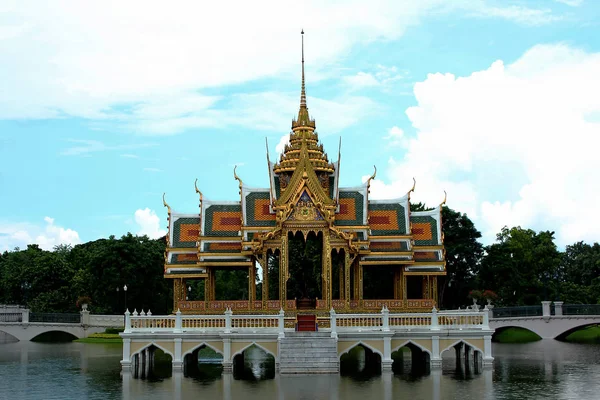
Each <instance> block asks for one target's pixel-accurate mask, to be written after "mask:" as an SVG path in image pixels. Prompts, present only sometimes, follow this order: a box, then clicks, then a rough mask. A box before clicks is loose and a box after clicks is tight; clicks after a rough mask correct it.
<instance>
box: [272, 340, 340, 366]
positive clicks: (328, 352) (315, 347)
mask: <svg viewBox="0 0 600 400" xmlns="http://www.w3.org/2000/svg"><path fill="white" fill-rule="evenodd" d="M339 365H340V364H339V358H338V355H337V340H336V339H334V338H331V336H330V333H329V332H293V333H290V334H288V333H286V336H285V338H282V339H281V341H280V342H279V372H280V373H281V374H336V373H338V372H339V369H340V367H339Z"/></svg>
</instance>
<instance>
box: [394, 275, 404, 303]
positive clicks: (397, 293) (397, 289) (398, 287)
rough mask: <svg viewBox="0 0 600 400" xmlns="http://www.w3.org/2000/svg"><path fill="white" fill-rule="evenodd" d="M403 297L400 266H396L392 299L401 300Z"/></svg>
mask: <svg viewBox="0 0 600 400" xmlns="http://www.w3.org/2000/svg"><path fill="white" fill-rule="evenodd" d="M403 298H404V285H403V274H402V267H396V270H395V271H394V299H395V300H401V299H403Z"/></svg>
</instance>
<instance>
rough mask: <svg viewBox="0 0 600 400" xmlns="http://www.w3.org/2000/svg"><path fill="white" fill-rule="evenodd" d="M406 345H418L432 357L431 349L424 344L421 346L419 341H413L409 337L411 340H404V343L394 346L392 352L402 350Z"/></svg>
mask: <svg viewBox="0 0 600 400" xmlns="http://www.w3.org/2000/svg"><path fill="white" fill-rule="evenodd" d="M405 346H408V347H409V348H410V346H414V347H417V348H418V349H419V350H421V351H423V352H425V353H427V354H429V357H431V351H430V350H429V349H427V348H426V347H423V346H421V345H420V344H418V343H415V342H413V341H412V340H410V339H409V340H407V341H406V342H404V343H402V344H400V345H398V346H396V347H394V348H393V349H392V353H394V352H396V351H398V350H400V349H401V348H403V347H405Z"/></svg>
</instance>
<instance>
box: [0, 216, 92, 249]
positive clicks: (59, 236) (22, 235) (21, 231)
mask: <svg viewBox="0 0 600 400" xmlns="http://www.w3.org/2000/svg"><path fill="white" fill-rule="evenodd" d="M44 221H45V222H46V225H45V226H39V225H35V224H31V223H0V251H6V250H12V249H14V248H15V247H19V248H21V249H24V248H26V247H27V245H28V244H37V245H39V246H40V247H41V248H42V249H44V250H52V249H53V248H54V246H57V245H59V244H71V245H76V244H78V243H81V239H80V238H79V234H78V233H77V232H76V231H74V230H73V229H69V228H63V227H62V226H58V225H55V224H54V218H50V217H45V218H44Z"/></svg>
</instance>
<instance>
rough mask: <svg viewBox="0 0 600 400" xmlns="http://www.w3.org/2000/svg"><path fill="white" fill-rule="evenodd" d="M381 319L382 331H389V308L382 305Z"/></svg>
mask: <svg viewBox="0 0 600 400" xmlns="http://www.w3.org/2000/svg"><path fill="white" fill-rule="evenodd" d="M381 314H382V316H381V319H382V322H383V331H384V332H389V331H390V310H389V309H388V308H387V307H386V306H383V307H382V308H381Z"/></svg>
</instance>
